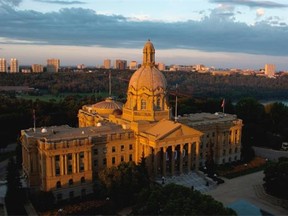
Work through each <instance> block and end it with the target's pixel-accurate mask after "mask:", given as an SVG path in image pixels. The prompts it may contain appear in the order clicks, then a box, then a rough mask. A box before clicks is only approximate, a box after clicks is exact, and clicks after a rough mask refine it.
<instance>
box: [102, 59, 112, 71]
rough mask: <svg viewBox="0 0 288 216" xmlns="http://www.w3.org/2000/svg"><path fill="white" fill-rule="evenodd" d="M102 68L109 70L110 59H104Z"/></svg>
mask: <svg viewBox="0 0 288 216" xmlns="http://www.w3.org/2000/svg"><path fill="white" fill-rule="evenodd" d="M104 68H105V69H110V68H111V60H110V59H105V60H104Z"/></svg>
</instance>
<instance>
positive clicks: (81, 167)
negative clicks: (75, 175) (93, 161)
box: [79, 163, 84, 172]
mask: <svg viewBox="0 0 288 216" xmlns="http://www.w3.org/2000/svg"><path fill="white" fill-rule="evenodd" d="M79 168H80V172H83V171H84V163H80V167H79Z"/></svg>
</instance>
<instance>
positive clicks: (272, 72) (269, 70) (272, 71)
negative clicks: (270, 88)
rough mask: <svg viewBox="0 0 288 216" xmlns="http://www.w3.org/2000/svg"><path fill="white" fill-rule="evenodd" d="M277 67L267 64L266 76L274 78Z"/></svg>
mask: <svg viewBox="0 0 288 216" xmlns="http://www.w3.org/2000/svg"><path fill="white" fill-rule="evenodd" d="M275 70H276V67H275V65H274V64H265V75H266V76H269V77H273V76H274V75H275Z"/></svg>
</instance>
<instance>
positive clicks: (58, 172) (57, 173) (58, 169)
mask: <svg viewBox="0 0 288 216" xmlns="http://www.w3.org/2000/svg"><path fill="white" fill-rule="evenodd" d="M55 175H56V176H58V175H60V167H59V165H56V169H55Z"/></svg>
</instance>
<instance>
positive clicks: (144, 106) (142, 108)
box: [141, 99, 146, 110]
mask: <svg viewBox="0 0 288 216" xmlns="http://www.w3.org/2000/svg"><path fill="white" fill-rule="evenodd" d="M145 109H146V100H144V99H142V100H141V110H145Z"/></svg>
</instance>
